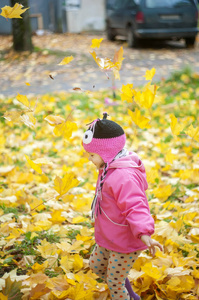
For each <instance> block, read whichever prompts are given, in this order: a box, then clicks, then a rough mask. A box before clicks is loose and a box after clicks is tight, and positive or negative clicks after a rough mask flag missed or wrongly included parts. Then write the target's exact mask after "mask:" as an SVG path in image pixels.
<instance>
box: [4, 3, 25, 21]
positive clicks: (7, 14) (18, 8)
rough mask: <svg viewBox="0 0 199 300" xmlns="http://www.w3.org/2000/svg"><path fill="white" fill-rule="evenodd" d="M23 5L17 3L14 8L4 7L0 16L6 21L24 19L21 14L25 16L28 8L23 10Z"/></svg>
mask: <svg viewBox="0 0 199 300" xmlns="http://www.w3.org/2000/svg"><path fill="white" fill-rule="evenodd" d="M22 7H23V5H22V4H19V3H15V5H14V6H13V7H10V6H7V5H6V6H4V7H3V8H2V9H1V10H2V12H1V13H0V15H1V16H2V17H4V18H6V19H13V18H19V19H22V17H21V14H23V13H24V12H25V11H26V10H27V9H29V7H28V8H22Z"/></svg>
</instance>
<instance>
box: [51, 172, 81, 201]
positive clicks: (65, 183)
mask: <svg viewBox="0 0 199 300" xmlns="http://www.w3.org/2000/svg"><path fill="white" fill-rule="evenodd" d="M78 183H79V180H78V179H76V178H74V174H73V173H67V174H66V175H65V176H64V178H63V179H61V178H60V177H59V176H56V178H55V180H54V184H55V185H54V189H55V190H56V191H57V192H58V193H59V195H58V196H57V199H58V198H60V197H62V196H64V195H65V194H66V193H67V192H68V191H69V190H70V189H71V188H73V187H75V186H77V185H78Z"/></svg>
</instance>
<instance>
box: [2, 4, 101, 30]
mask: <svg viewBox="0 0 199 300" xmlns="http://www.w3.org/2000/svg"><path fill="white" fill-rule="evenodd" d="M19 3H20V1H19ZM73 3H79V5H78V6H77V7H73ZM5 5H8V6H10V1H9V0H0V8H2V7H4V6H5ZM29 7H30V9H29V14H30V16H31V28H32V32H35V31H36V30H38V29H44V30H47V31H52V32H77V33H79V32H82V31H90V30H99V31H101V30H104V29H105V0H29ZM0 11H1V10H0ZM22 16H23V15H22ZM11 33H12V21H11V20H10V19H8V20H6V19H5V18H3V17H2V16H0V34H11Z"/></svg>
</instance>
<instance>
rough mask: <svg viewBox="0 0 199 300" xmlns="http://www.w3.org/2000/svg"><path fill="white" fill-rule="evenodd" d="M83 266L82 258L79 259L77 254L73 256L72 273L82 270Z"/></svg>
mask: <svg viewBox="0 0 199 300" xmlns="http://www.w3.org/2000/svg"><path fill="white" fill-rule="evenodd" d="M83 266H84V263H83V257H81V256H80V255H79V254H75V255H74V263H73V268H74V271H79V270H80V269H82V268H83Z"/></svg>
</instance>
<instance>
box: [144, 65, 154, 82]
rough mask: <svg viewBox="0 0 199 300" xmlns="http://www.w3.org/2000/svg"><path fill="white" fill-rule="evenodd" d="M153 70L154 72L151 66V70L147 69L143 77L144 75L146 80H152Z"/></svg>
mask: <svg viewBox="0 0 199 300" xmlns="http://www.w3.org/2000/svg"><path fill="white" fill-rule="evenodd" d="M155 72H156V69H155V68H152V69H151V70H147V71H146V73H145V75H144V76H143V77H145V79H146V80H152V79H153V76H154V75H155Z"/></svg>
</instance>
